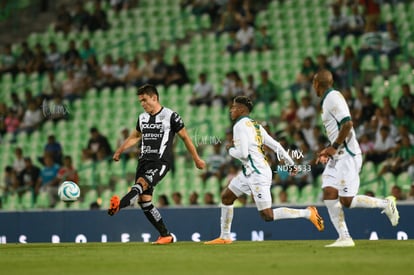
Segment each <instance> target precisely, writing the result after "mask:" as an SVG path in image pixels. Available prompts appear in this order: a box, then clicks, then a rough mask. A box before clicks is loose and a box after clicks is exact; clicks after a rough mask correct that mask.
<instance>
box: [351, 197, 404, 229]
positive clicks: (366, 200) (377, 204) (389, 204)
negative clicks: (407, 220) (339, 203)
mask: <svg viewBox="0 0 414 275" xmlns="http://www.w3.org/2000/svg"><path fill="white" fill-rule="evenodd" d="M395 200H396V199H395V197H393V196H389V197H386V198H385V199H379V198H373V197H368V196H365V195H356V196H355V197H354V198H353V199H352V203H351V205H350V208H356V207H362V208H380V209H382V212H381V213H385V214H386V215H387V217H388V219H389V220H390V222H391V224H392V226H397V224H398V220H399V219H400V215H399V213H398V209H397V205H396V203H395Z"/></svg>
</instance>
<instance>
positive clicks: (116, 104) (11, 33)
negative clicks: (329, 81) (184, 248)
mask: <svg viewBox="0 0 414 275" xmlns="http://www.w3.org/2000/svg"><path fill="white" fill-rule="evenodd" d="M1 5H2V7H1V14H0V29H1V33H2V37H5V38H4V39H3V38H2V41H5V42H2V45H1V47H2V50H1V55H0V168H1V170H0V203H1V204H0V206H1V208H0V209H3V210H26V209H49V208H55V209H89V208H100V207H102V208H106V207H107V205H108V203H109V198H110V197H111V196H112V195H113V194H114V193H117V194H121V193H125V191H126V190H127V189H128V187H129V186H130V185H131V184H132V181H133V178H134V175H135V168H136V165H137V155H138V154H139V148H138V147H137V148H132V149H131V150H129V151H128V152H125V154H124V156H123V158H122V160H121V161H120V162H119V163H115V162H112V161H111V159H112V154H113V152H114V150H115V149H116V148H117V146H119V144H121V143H122V142H123V140H125V138H126V137H127V136H128V134H129V131H130V130H131V129H133V128H134V127H135V123H136V120H137V115H138V114H139V113H140V112H142V109H141V107H140V105H139V102H138V100H137V98H136V88H137V87H138V86H140V85H142V84H144V83H151V84H154V85H156V86H157V89H158V91H159V93H160V101H161V103H162V104H163V105H165V106H168V107H169V108H171V109H173V110H175V111H177V112H178V113H179V114H180V115H181V116H182V117H183V119H184V122H185V124H186V127H187V129H188V131H189V133H190V135H191V137H192V138H193V141H194V143H195V145H196V147H197V149H198V150H199V153H200V154H201V155H202V156H203V158H204V159H205V160H206V161H207V163H208V167H207V169H206V170H205V171H198V170H197V169H196V168H194V167H193V165H192V163H191V159H189V156H187V155H186V154H185V149H184V145H183V144H182V142H181V141H179V140H178V141H177V143H176V146H175V157H174V166H173V168H172V171H171V173H170V174H169V175H168V176H167V177H166V178H165V179H164V180H163V182H161V184H160V185H158V186H157V188H156V192H155V194H154V195H155V201H157V203H158V206H160V207H163V206H165V207H179V206H195V205H202V206H208V205H217V204H218V203H219V201H220V191H221V190H222V189H223V187H224V186H226V185H227V184H228V182H229V181H230V180H231V179H232V177H234V176H235V175H236V174H237V173H238V171H239V169H240V165H239V164H238V163H237V162H235V161H234V160H232V159H231V158H230V157H229V156H228V154H227V153H226V151H225V144H226V143H227V142H228V141H229V140H231V138H232V122H231V121H230V118H229V114H228V106H229V104H230V103H231V101H232V98H233V97H235V96H238V95H247V96H249V97H251V98H252V99H253V100H254V103H255V107H254V110H253V113H252V117H253V118H254V119H256V120H258V121H260V122H261V123H262V125H263V126H265V127H266V129H267V130H268V131H269V133H270V134H271V135H272V136H273V137H274V138H275V139H276V140H278V141H279V142H280V143H281V144H282V145H283V146H284V147H285V148H286V149H289V153H291V155H292V156H293V157H294V160H295V161H296V162H297V163H298V164H300V165H301V166H302V167H306V169H303V170H306V171H303V172H301V173H299V174H298V175H297V176H294V177H291V176H289V175H288V173H287V171H283V169H280V167H282V165H283V163H281V162H280V161H279V159H278V157H277V156H276V155H275V154H274V153H272V152H271V151H270V150H269V151H268V152H267V154H268V159H269V161H270V163H271V165H272V168H273V170H274V171H275V173H274V179H273V185H272V193H273V199H274V203H294V204H309V203H319V202H320V179H321V178H320V175H321V173H322V171H323V166H321V165H316V164H315V161H314V160H315V156H316V154H317V152H318V151H319V150H321V148H323V147H325V146H326V145H327V142H328V140H327V139H326V137H325V133H324V130H323V127H322V124H321V121H320V114H319V111H320V106H319V99H318V98H317V97H316V96H315V93H314V91H313V89H312V87H311V82H312V77H313V75H314V74H315V73H316V72H317V71H318V70H319V69H329V70H331V71H332V72H333V74H334V79H335V85H334V86H335V88H336V89H338V90H340V91H341V92H342V93H343V95H344V97H345V98H346V100H347V102H348V104H349V107H350V110H351V113H352V118H353V123H354V127H355V129H356V133H357V135H358V139H359V141H360V145H361V148H362V151H363V153H364V165H363V168H362V171H361V188H360V191H361V193H364V194H368V195H371V196H378V197H384V196H386V195H389V194H393V195H394V196H396V197H397V199H398V200H413V199H414V165H413V164H414V162H413V161H414V120H413V115H414V95H413V89H414V33H413V30H414V17H413V16H412V14H414V2H413V1H408V0H407V1H403V0H400V1H398V0H388V1H386V0H335V1H325V0H308V1H301V0H273V1H270V0H263V1H251V0H215V1H206V0H184V1H178V0H177V1H172V0H110V1H109V0H108V1H105V0H100V1H99V0H95V1H63V0H62V1H53V2H51V1H45V0H44V1H2V2H1ZM33 11H36V15H39V16H42V17H38V18H42V20H41V22H36V25H40V29H41V30H40V31H39V30H31V28H34V27H35V26H34V25H35V23H34V22H33V23H32V22H31V21H33V20H36V19H35V18H32V20H31V21H29V22H26V23H24V22H21V21H19V19H18V17H19V15H24V14H28V13H30V12H32V13H33ZM16 18H17V19H16ZM39 20H40V19H39ZM43 21H44V22H43ZM32 25H33V26H32ZM10 26H12V27H10ZM37 28H39V27H37ZM26 33H28V34H27V35H26ZM6 38H7V39H6ZM308 168H309V169H308ZM64 180H72V181H74V182H76V183H78V184H79V186H80V187H81V190H82V196H81V199H80V200H79V201H77V202H76V203H72V204H65V203H63V202H61V201H59V199H58V198H57V188H58V186H59V184H60V183H61V182H62V181H64ZM237 203H238V205H239V206H245V205H246V204H251V203H253V202H252V200H251V198H249V197H248V196H246V197H243V198H241V199H240V200H239V201H238V202H237Z"/></svg>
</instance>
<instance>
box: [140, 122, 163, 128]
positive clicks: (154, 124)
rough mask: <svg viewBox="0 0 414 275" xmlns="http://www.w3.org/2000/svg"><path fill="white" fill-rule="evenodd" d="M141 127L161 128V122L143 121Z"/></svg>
mask: <svg viewBox="0 0 414 275" xmlns="http://www.w3.org/2000/svg"><path fill="white" fill-rule="evenodd" d="M142 129H162V123H143V124H142Z"/></svg>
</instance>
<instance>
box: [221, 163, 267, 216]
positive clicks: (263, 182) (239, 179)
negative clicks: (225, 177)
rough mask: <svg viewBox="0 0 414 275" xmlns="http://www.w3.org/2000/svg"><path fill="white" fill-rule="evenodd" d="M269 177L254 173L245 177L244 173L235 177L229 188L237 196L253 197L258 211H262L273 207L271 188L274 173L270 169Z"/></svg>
mask: <svg viewBox="0 0 414 275" xmlns="http://www.w3.org/2000/svg"><path fill="white" fill-rule="evenodd" d="M266 174H267V175H262V174H257V173H252V174H250V175H248V176H245V175H244V174H243V172H239V174H238V175H237V176H236V177H234V178H233V179H232V180H231V181H230V184H229V186H228V188H229V189H230V190H231V191H232V192H233V193H234V194H235V195H236V196H237V197H240V196H241V195H243V194H247V195H248V196H250V195H253V199H254V202H255V203H256V207H257V210H259V211H261V210H263V209H266V208H271V207H272V195H271V193H270V186H271V184H272V172H271V171H270V169H269V173H266Z"/></svg>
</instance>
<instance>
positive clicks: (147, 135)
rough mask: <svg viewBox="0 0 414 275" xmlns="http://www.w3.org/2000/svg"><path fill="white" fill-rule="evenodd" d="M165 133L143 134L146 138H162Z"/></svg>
mask: <svg viewBox="0 0 414 275" xmlns="http://www.w3.org/2000/svg"><path fill="white" fill-rule="evenodd" d="M163 135H164V134H157V133H145V134H144V135H143V137H144V138H145V139H148V138H149V139H157V138H162V136H163Z"/></svg>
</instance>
